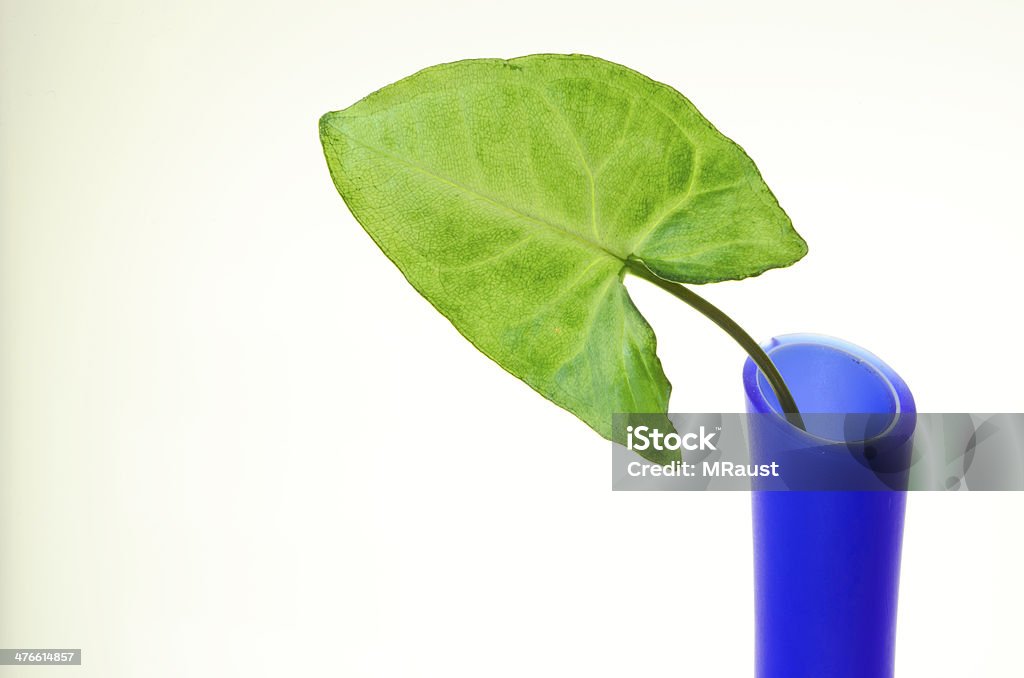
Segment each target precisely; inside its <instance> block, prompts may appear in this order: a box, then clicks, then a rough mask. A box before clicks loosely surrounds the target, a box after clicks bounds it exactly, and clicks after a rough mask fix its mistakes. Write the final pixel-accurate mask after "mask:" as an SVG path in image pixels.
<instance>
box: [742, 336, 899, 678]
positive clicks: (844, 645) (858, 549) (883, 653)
mask: <svg viewBox="0 0 1024 678" xmlns="http://www.w3.org/2000/svg"><path fill="white" fill-rule="evenodd" d="M765 350H766V351H767V352H768V353H769V355H770V356H771V357H772V359H773V361H774V362H775V363H776V365H777V366H778V369H779V371H780V372H781V373H782V375H783V378H784V379H785V381H786V383H787V385H788V386H789V388H790V391H791V392H792V393H793V397H794V399H795V400H796V402H797V406H798V407H799V408H800V410H801V412H803V413H809V414H811V413H830V414H855V413H862V414H870V415H871V416H869V417H863V416H862V417H860V418H859V419H855V418H848V419H844V418H843V417H835V416H833V417H813V416H809V417H808V429H809V430H808V432H803V431H800V430H798V429H796V428H795V427H794V426H792V425H791V424H789V423H788V422H787V421H786V420H785V419H784V418H783V417H782V416H758V417H751V418H750V422H751V424H750V431H749V433H750V445H751V456H752V460H753V461H754V462H755V463H760V461H759V460H764V459H765V458H769V457H771V458H777V456H778V454H779V453H780V451H785V452H784V454H785V457H784V463H785V464H787V465H788V466H787V468H788V469H789V471H790V475H791V476H793V477H798V476H799V475H800V474H801V473H803V474H814V475H815V476H816V477H820V476H821V475H822V474H825V475H827V476H829V480H830V481H833V482H832V484H834V485H835V486H837V487H843V486H844V484H845V483H847V482H848V481H849V479H850V478H853V477H856V476H857V474H858V473H861V474H863V472H864V470H865V462H864V460H865V459H870V460H872V461H871V463H875V462H876V461H879V462H880V463H881V465H882V466H883V467H884V466H885V465H886V460H889V462H890V465H891V466H895V467H896V468H897V469H898V468H903V467H904V465H905V463H906V460H907V459H909V453H910V448H911V445H912V437H913V431H914V426H915V422H916V409H915V405H914V400H913V397H912V396H911V393H910V390H909V389H908V388H907V385H906V384H905V383H904V382H903V380H902V379H901V378H900V377H899V375H897V374H896V373H895V372H894V371H893V370H892V369H891V368H890V367H889V366H888V365H886V364H885V363H883V362H882V361H881V360H879V359H878V358H877V357H876V356H874V355H872V354H871V353H869V352H867V351H865V350H864V349H861V348H859V347H857V346H854V345H852V344H849V343H847V342H845V341H842V340H839V339H835V338H832V337H826V336H820V335H808V334H795V335H786V336H782V337H778V338H776V339H773V340H772V341H771V343H770V344H768V345H767V346H765ZM743 383H744V389H745V391H746V399H747V410H748V412H750V413H751V414H759V415H772V414H774V415H779V405H778V401H777V399H776V398H775V395H774V393H772V391H771V388H770V387H769V385H768V383H767V381H766V380H765V379H764V377H763V375H761V374H760V372H759V370H758V369H757V367H756V366H755V365H754V363H753V362H752V361H751V360H749V359H748V360H747V363H746V365H745V366H744V370H743ZM847 420H856V421H858V422H859V423H858V425H857V426H854V427H850V426H849V424H845V425H844V424H843V422H844V421H847ZM852 431H857V435H853V434H852ZM794 441H796V443H794ZM892 460H897V461H895V462H893V461H892ZM794 466H798V467H799V468H793V467H794ZM893 478H895V480H893ZM872 480H875V477H874V476H872ZM894 483H895V485H894ZM901 483H905V474H903V475H901V474H899V473H896V474H894V475H891V476H890V477H889V479H888V481H887V483H886V485H888V487H889V488H891V487H893V486H895V487H896V491H893V490H892V489H888V488H886V489H883V490H881V491H848V490H845V491H844V490H837V491H828V492H824V491H768V490H759V491H755V492H753V493H752V499H753V510H754V566H755V609H756V651H755V655H756V668H757V676H758V678H812V677H813V678H821V677H823V676H829V677H831V678H847V677H849V678H890V677H891V676H892V675H893V666H894V658H895V631H896V603H897V594H898V589H899V568H900V547H901V544H902V539H903V516H904V510H905V506H906V494H905V492H903V491H899V490H901V489H903V488H905V484H903V485H901ZM853 486H855V487H858V488H859V487H862V486H863V484H862V481H858V482H857V483H856V484H855V485H853Z"/></svg>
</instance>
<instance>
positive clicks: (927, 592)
mask: <svg viewBox="0 0 1024 678" xmlns="http://www.w3.org/2000/svg"><path fill="white" fill-rule="evenodd" d="M0 7H2V10H0V162H2V165H0V219H2V221H0V238H2V240H0V304H2V305H0V323H2V325H0V360H2V362H0V380H2V381H0V397H2V415H0V416H2V419H0V445H2V448H0V647H12V648H13V647H73V648H82V649H83V651H84V662H83V665H82V666H81V667H80V668H74V669H72V668H66V667H53V668H35V669H32V670H31V675H32V676H40V677H42V676H50V675H53V676H69V675H88V676H96V677H103V678H120V677H129V676H132V677H134V676H147V677H149V678H158V677H161V676H183V675H189V676H246V677H255V676H280V675H338V676H367V677H372V678H378V677H385V676H388V677H391V676H396V677H397V676H403V677H404V676H452V677H456V676H474V677H475V676H480V675H487V676H523V675H529V676H566V675H573V676H574V675H587V676H613V675H632V676H643V677H644V678H655V677H657V676H680V675H698V676H749V675H751V674H752V665H753V603H752V578H753V572H752V563H751V534H750V506H749V496H747V495H744V494H741V493H720V494H712V493H707V494H699V495H686V494H678V493H665V494H656V493H612V492H611V491H610V472H609V471H610V469H609V458H610V445H609V444H608V443H606V442H605V441H603V440H602V439H600V438H599V437H598V436H597V435H596V434H594V433H593V432H592V431H590V430H589V429H588V428H587V427H586V426H585V425H583V424H581V423H580V422H579V421H577V420H576V419H575V418H574V417H573V416H571V415H569V414H567V413H565V412H564V411H562V410H559V409H558V408H556V407H554V406H553V405H551V404H549V403H548V402H546V401H544V400H543V399H542V398H541V397H539V396H538V395H536V394H535V393H533V392H532V391H531V390H530V389H529V388H528V387H527V386H525V385H523V384H522V383H520V382H518V381H517V380H516V379H514V378H512V377H511V376H509V375H508V374H506V373H505V372H504V371H503V370H502V369H501V368H499V367H498V366H497V365H495V364H493V363H491V362H490V361H489V360H488V359H487V358H485V357H484V356H483V355H481V354H479V353H477V352H476V351H475V350H474V349H473V348H472V347H471V346H470V345H469V344H468V343H467V342H466V341H465V340H463V339H462V338H461V337H460V336H459V334H458V333H457V332H456V331H455V330H454V329H453V328H452V327H451V326H450V325H449V324H448V322H447V321H446V320H445V319H444V318H443V317H441V316H440V315H439V314H437V313H436V312H435V311H434V310H433V309H432V308H431V307H430V305H429V304H428V303H427V302H426V301H424V300H423V299H421V298H420V297H419V296H418V295H417V294H416V293H415V291H414V290H413V289H412V288H411V287H409V286H408V285H407V284H406V283H405V281H404V280H403V278H402V276H401V275H400V274H399V272H398V271H397V270H396V269H395V268H394V266H393V265H392V264H391V263H390V262H389V261H388V260H387V259H386V258H385V257H384V256H383V255H382V254H381V253H380V252H379V251H378V250H377V248H376V247H375V246H374V244H373V243H372V241H371V240H370V239H369V237H367V236H366V235H365V233H363V231H362V229H361V228H360V227H359V225H358V224H357V223H356V222H355V221H354V219H353V218H352V217H351V216H350V215H349V214H348V212H347V210H346V209H345V207H344V205H343V203H342V201H341V200H340V199H339V198H338V196H337V194H336V193H335V190H334V188H333V186H332V185H331V182H330V180H329V177H328V174H327V170H326V166H325V163H324V160H323V157H322V153H321V149H320V146H319V141H318V138H317V119H318V117H319V116H320V115H321V114H322V113H324V112H326V111H329V110H336V109H340V108H344V107H346V106H349V105H350V104H352V103H354V102H355V101H356V100H358V99H360V98H361V97H363V96H365V95H366V94H368V93H369V92H371V91H373V90H375V89H378V88H380V87H382V86H384V85H386V84H388V83H390V82H393V81H395V80H397V79H399V78H401V77H404V76H406V75H409V74H411V73H413V72H415V71H417V70H419V69H421V68H424V67H426V66H430V65H433V64H436V63H440V62H446V61H452V60H457V59H462V58H469V57H484V56H488V57H513V56H519V55H524V54H531V53H536V52H582V53H589V54H594V55H598V56H602V57H604V58H607V59H610V60H613V61H617V62H620V63H623V64H626V65H629V66H630V67H632V68H635V69H637V70H639V71H641V72H643V73H645V74H647V75H650V76H651V77H653V78H655V79H657V80H660V81H663V82H666V83H669V84H671V85H672V86H674V87H676V88H677V89H679V90H680V91H682V92H683V93H684V94H686V95H687V96H688V97H689V98H690V99H691V100H692V101H693V102H694V103H695V104H696V105H697V106H698V107H699V108H700V109H701V110H702V112H703V113H704V114H705V115H706V116H707V117H708V118H709V119H710V120H711V121H713V122H714V124H715V125H716V126H718V127H719V129H721V130H722V131H723V132H724V133H725V134H727V135H728V136H730V137H732V138H733V139H735V140H736V141H737V142H739V143H740V144H741V145H742V146H744V147H745V148H746V150H747V151H748V152H749V153H750V155H751V156H752V157H753V158H754V159H755V161H756V162H757V164H758V165H759V167H760V169H761V170H762V172H763V174H764V176H765V179H766V180H767V182H768V184H769V185H770V186H771V187H772V189H773V190H774V192H775V193H776V195H777V196H778V198H779V200H780V202H781V204H782V205H783V207H785V209H786V210H787V211H788V212H789V214H790V216H791V217H792V219H793V221H794V223H795V225H796V227H797V229H798V230H799V231H800V233H801V234H802V235H803V236H804V237H805V238H806V239H807V241H808V242H809V244H810V254H809V255H808V256H807V257H806V259H804V260H803V261H801V262H800V263H799V264H797V265H796V266H795V267H793V268H791V269H785V270H780V271H772V272H769V273H767V274H765V275H763V276H761V277H759V278H755V279H750V280H747V281H743V282H739V283H724V284H718V285H714V286H709V287H706V288H704V289H702V290H701V292H702V293H704V294H706V296H707V297H708V298H709V299H710V300H711V301H712V302H714V303H715V304H718V305H719V306H721V307H722V308H723V309H725V310H726V311H727V312H728V313H730V314H731V315H732V316H733V317H735V318H736V319H738V320H739V321H740V322H741V324H743V325H744V326H745V327H746V328H747V329H748V331H750V332H751V333H752V334H753V335H754V336H755V337H757V338H759V339H764V340H766V339H768V338H769V337H770V336H772V335H774V334H783V333H788V332H799V331H806V332H821V333H827V334H833V335H836V336H840V337H843V338H845V339H847V340H850V341H853V342H855V343H858V344H860V345H862V346H865V347H866V348H868V349H869V350H872V351H874V352H875V353H877V354H879V355H880V356H881V357H882V358H883V359H884V360H886V361H887V362H889V363H890V364H891V365H892V366H893V367H894V368H895V369H896V370H897V371H899V372H900V373H901V375H902V376H903V377H904V378H905V379H906V381H907V382H908V383H909V384H910V385H911V388H912V389H913V391H914V393H915V395H916V397H917V401H918V405H919V408H920V409H921V410H922V411H938V412H942V411H955V412H970V411H974V412H986V411H1011V412H1012V411H1016V412H1020V411H1024V391H1022V389H1021V378H1022V376H1024V374H1022V372H1024V368H1022V366H1021V361H1020V344H1021V322H1020V318H1021V311H1020V300H1019V295H1020V291H1021V285H1020V275H1019V271H1020V257H1021V254H1022V245H1024V237H1022V235H1021V233H1022V219H1021V202H1020V183H1021V170H1020V167H1021V165H1020V158H1021V157H1022V153H1024V133H1022V131H1021V124H1020V121H1021V120H1022V119H1024V93H1022V89H1021V87H1020V73H1021V71H1022V69H1024V43H1022V41H1021V40H1020V34H1021V30H1022V28H1024V4H1022V3H1020V2H1019V1H1017V0H1003V1H1000V0H963V1H960V2H943V1H933V2H906V1H903V2H895V1H893V0H882V1H878V0H864V1H861V2H855V3H854V2H850V3H821V2H815V1H810V0H808V1H795V0H788V1H783V2H773V3H762V2H755V1H750V2H703V3H694V2H678V1H677V2H668V1H665V2H650V1H645V0H634V1H633V2H628V3H622V2H619V3H603V2H596V1H588V2H553V1H552V0H543V1H535V0H520V1H519V2H515V3H487V2H478V1H469V0H466V1H464V2H455V1H440V2H431V3H425V2H412V1H403V2H389V1H387V0H372V1H365V2H363V1H335V2H322V3H313V2H298V1H297V0H288V1H287V2H209V1H195V2H176V3H165V2H113V1H101V0H95V1H89V2H87V1H84V0H83V1H81V2H71V1H68V2H54V1H52V0H35V1H31V0H24V1H21V2H12V1H11V0H2V4H0ZM629 288H630V291H631V293H633V295H634V298H635V299H636V302H637V304H638V305H639V307H640V308H641V310H642V311H643V312H644V314H645V315H646V316H647V317H648V319H649V320H650V322H651V324H652V325H653V326H654V327H655V329H656V331H657V333H658V336H659V351H660V355H661V358H662V360H663V361H664V365H665V369H666V371H667V373H668V375H669V376H670V378H671V379H672V380H673V383H674V385H675V391H674V394H673V400H672V409H673V410H675V411H681V412H685V411H726V412H728V411H739V410H741V409H742V407H743V401H742V388H741V383H740V368H741V365H742V361H743V358H744V355H743V354H742V353H741V351H740V349H739V348H737V347H736V346H735V345H734V344H732V343H731V341H730V340H728V338H727V337H725V336H724V335H723V334H722V333H721V332H720V331H718V330H717V329H716V328H715V327H713V326H712V325H711V324H710V323H709V322H707V321H706V320H705V319H703V318H702V317H700V316H698V315H696V314H695V313H694V312H692V311H691V310H689V309H688V308H686V307H685V306H683V305H682V304H680V303H679V302H678V301H676V300H674V299H672V298H670V297H668V295H665V294H663V293H661V292H660V291H658V290H656V289H654V288H652V287H650V286H649V285H647V284H646V283H642V282H639V281H636V282H632V281H631V282H630V283H629ZM1022 509H1024V495H1021V494H983V493H960V494H953V493H949V494H941V495H940V494H923V493H922V494H915V495H914V496H911V497H910V500H909V507H908V517H907V532H906V539H905V550H904V560H903V573H902V590H901V599H900V610H899V638H898V650H897V657H898V659H897V661H898V673H899V675H901V676H929V677H930V678H941V677H945V676H963V675H971V676H1020V675H1021V659H1020V646H1019V641H1020V638H1021V636H1022V632H1024V620H1022V612H1021V611H1022V609H1024V584H1022V580H1021V572H1024V548H1022V537H1021V533H1022V530H1021V529H1020V522H1021V517H1022V515H1024V514H1022ZM17 671H18V670H17V669H13V668H0V675H3V676H7V675H11V676H14V675H20V674H18V673H17ZM23 673H25V674H27V673H28V671H27V670H26V671H23Z"/></svg>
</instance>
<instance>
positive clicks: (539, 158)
mask: <svg viewBox="0 0 1024 678" xmlns="http://www.w3.org/2000/svg"><path fill="white" fill-rule="evenodd" d="M320 138H321V141H322V143H323V146H324V153H325V155H326V157H327V164H328V166H329V168H330V172H331V176H332V177H333V179H334V184H335V186H336V187H337V189H338V192H339V193H340V194H341V196H342V198H343V199H344V200H345V202H346V204H347V205H348V207H349V209H350V210H351V211H352V214H353V215H354V216H355V217H356V219H357V220H358V221H359V223H360V224H362V226H363V228H365V229H366V231H367V233H369V234H370V236H371V237H372V238H373V239H374V241H375V242H376V243H377V244H378V245H379V246H380V248H381V249H382V250H383V251H384V253H385V254H386V255H387V256H388V257H389V258H390V259H391V260H392V261H393V262H394V263H395V264H396V265H397V266H398V268H399V269H401V271H402V273H404V274H405V277H406V278H407V279H408V280H409V282H410V283H412V285H413V286H414V287H415V288H416V289H417V290H418V291H419V292H420V293H421V294H422V295H423V296H424V297H426V298H427V299H428V300H429V301H430V303H432V304H433V305H434V306H435V307H436V308H437V309H438V310H439V311H440V312H441V313H443V314H444V315H445V316H446V317H447V318H448V319H449V320H450V321H451V322H452V324H454V325H455V327H456V328H457V329H458V330H459V332H461V333H462V334H463V335H464V336H465V337H466V338H467V339H469V341H471V342H472V343H473V345H475V346H476V347H477V348H478V349H480V350H481V351H483V352H484V353H485V354H486V355H488V356H489V357H490V358H492V359H493V360H494V361H495V362H497V363H498V364H499V365H501V366H502V367H503V368H505V369H506V370H508V371H509V372H511V373H512V374H514V375H515V376H517V377H519V378H520V379H522V380H523V381H525V382H526V383H528V384H529V385H530V386H532V387H533V388H534V389H536V390H537V391H538V392H539V393H540V394H541V395H543V396H544V397H546V398H548V399H550V400H551V401H553V402H555V403H557V404H558V405H560V406H561V407H564V408H565V409H567V410H569V411H570V412H572V413H573V414H575V415H576V416H578V417H579V418H580V419H582V420H583V421H585V422H586V423H587V424H589V425H590V426H591V427H593V428H594V429H595V430H596V431H597V432H598V433H600V434H602V435H603V436H605V437H610V436H611V429H612V426H611V424H612V414H613V413H615V412H627V413H628V412H665V411H666V410H667V408H668V399H669V392H670V390H671V386H670V384H669V382H668V380H667V379H666V377H665V374H664V372H663V371H662V368H661V362H660V361H659V360H658V357H657V354H656V352H655V337H654V332H653V331H652V330H651V327H650V326H649V325H648V324H647V322H646V320H644V318H643V316H641V315H640V313H639V311H637V309H636V307H635V306H634V305H633V302H632V301H631V300H630V298H629V295H628V293H627V292H626V288H625V286H624V285H623V284H622V279H623V276H624V275H625V272H626V264H627V262H629V261H630V260H633V261H636V262H642V263H643V265H646V266H647V267H648V268H649V269H650V270H651V271H653V272H654V273H656V274H657V275H659V276H661V277H663V278H666V279H668V280H674V281H679V282H689V283H707V282H713V281H718V280H729V279H739V278H744V277H748V276H752V275H757V274H759V273H761V272H763V271H765V270H767V269H769V268H774V267H779V266H788V265H789V264H792V263H793V262H795V261H796V260H798V259H799V258H800V257H801V256H803V254H804V253H805V252H806V249H807V248H806V245H805V244H804V241H803V240H802V239H801V238H800V236H799V235H797V233H796V232H795V231H794V230H793V227H792V224H791V223H790V221H789V219H788V217H787V216H786V214H785V213H784V212H783V211H782V209H781V208H780V207H779V205H778V203H777V202H776V200H775V198H774V196H773V195H772V194H771V192H770V191H769V190H768V187H767V186H766V185H765V184H764V181H763V180H762V179H761V176H760V174H759V173H758V171H757V168H756V167H755V166H754V163H753V162H752V161H751V160H750V158H748V157H747V155H746V154H745V153H744V152H743V150H742V149H741V148H740V147H739V146H737V145H736V144H735V143H733V142H732V141H730V140H729V139H727V138H726V137H724V136H722V134H720V133H719V132H718V131H717V130H716V129H715V128H714V127H712V125H711V124H710V123H709V122H708V121H707V120H705V119H704V117H703V116H701V114H700V113H699V112H697V109H696V108H694V106H693V104H691V103H690V102H689V101H688V100H687V99H686V98H684V97H683V96H682V95H681V94H679V93H678V92H676V91H675V90H674V89H672V88H671V87H668V86H666V85H663V84H661V83H658V82H655V81H653V80H650V79H649V78H647V77H645V76H643V75H640V74H639V73H636V72H635V71H632V70H630V69H628V68H625V67H623V66H619V65H617V64H613V63H610V62H607V61H603V60H601V59H597V58H594V57H588V56H581V55H572V56H566V55H549V54H545V55H535V56H528V57H522V58H519V59H512V60H510V61H503V60H497V59H479V60H469V61H460V62H457V63H451V64H443V65H440V66H435V67H433V68H428V69H426V70H423V71H420V72H419V73H416V74H415V75H413V76H410V77H408V78H405V79H404V80H401V81H399V82H396V83H394V84H392V85H389V86H388V87H385V88H384V89H381V90H379V91H378V92H375V93H373V94H371V95H370V96H368V97H366V98H365V99H363V100H362V101H360V102H358V103H356V104H355V105H353V106H351V107H349V108H347V109H345V110H343V111H337V112H334V113H328V114H327V115H325V116H323V118H321V120H320Z"/></svg>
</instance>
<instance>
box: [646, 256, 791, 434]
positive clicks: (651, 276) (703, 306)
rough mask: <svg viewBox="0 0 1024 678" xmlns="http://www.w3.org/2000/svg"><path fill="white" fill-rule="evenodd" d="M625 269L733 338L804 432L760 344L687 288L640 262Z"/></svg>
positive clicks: (776, 372) (783, 384)
mask: <svg viewBox="0 0 1024 678" xmlns="http://www.w3.org/2000/svg"><path fill="white" fill-rule="evenodd" d="M627 266H628V270H629V272H630V273H632V274H633V275H635V276H637V277H639V278H643V279H644V280H646V281H648V282H650V283H654V284H655V285H657V286H658V287H660V288H661V289H663V290H665V291H666V292H668V293H669V294H671V295H672V296H674V297H676V298H677V299H681V300H683V301H685V302H686V303H687V304H689V305H690V306H691V307H692V308H694V309H696V310H697V311H699V312H700V313H701V314H703V315H704V316H705V317H706V318H707V319H708V320H710V321H711V322H713V323H715V324H716V325H718V326H719V327H720V328H722V329H723V330H725V333H726V334H728V335H729V336H730V337H732V338H733V339H735V340H736V343H737V344H739V345H740V346H741V347H742V348H743V350H744V351H746V352H747V355H749V356H750V359H751V360H753V361H754V364H756V365H757V367H758V368H759V369H760V370H761V373H762V374H764V376H765V378H767V379H768V383H769V384H770V385H771V387H772V390H773V391H775V397H776V398H778V400H779V405H780V406H781V407H782V411H783V412H784V413H785V415H786V419H787V420H788V421H789V423H791V424H793V425H794V426H797V427H799V428H801V429H804V430H806V427H805V426H804V420H803V417H801V416H800V410H798V409H797V407H796V401H795V400H793V394H791V393H790V392H789V388H787V387H786V382H785V381H784V380H783V379H782V375H781V374H779V370H778V369H777V368H776V367H775V363H773V362H772V360H771V358H769V357H768V354H767V353H765V352H764V349H762V348H761V346H760V344H758V343H757V342H756V341H754V339H753V338H752V337H751V336H750V335H749V334H747V333H746V331H745V330H744V329H743V328H742V327H740V326H739V325H737V324H736V321H735V320H733V319H732V318H730V317H729V316H727V315H726V314H725V313H723V312H722V311H721V310H719V309H718V307H716V306H715V305H714V304H712V303H711V302H709V301H708V300H707V299H705V298H704V297H702V296H700V295H699V294H697V293H696V292H694V291H693V290H691V289H689V288H688V287H684V286H683V285H681V284H680V283H677V282H672V281H670V280H665V279H664V278H661V277H659V276H658V275H656V274H655V273H653V272H652V271H651V270H650V269H649V268H647V267H646V266H644V265H643V264H642V263H641V262H639V261H637V260H634V259H630V260H629V261H628V262H627Z"/></svg>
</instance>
